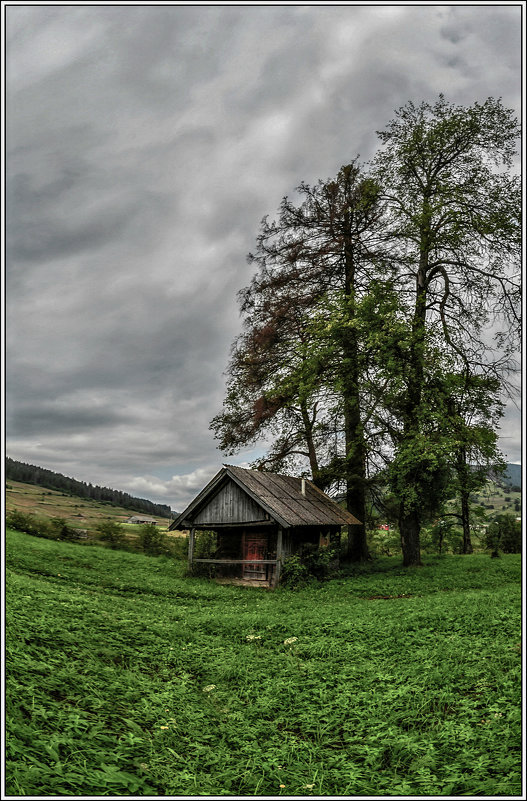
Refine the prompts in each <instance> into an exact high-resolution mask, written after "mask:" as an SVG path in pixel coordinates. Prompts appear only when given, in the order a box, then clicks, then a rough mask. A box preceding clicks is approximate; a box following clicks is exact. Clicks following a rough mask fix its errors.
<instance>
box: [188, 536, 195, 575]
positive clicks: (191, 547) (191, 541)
mask: <svg viewBox="0 0 527 801" xmlns="http://www.w3.org/2000/svg"><path fill="white" fill-rule="evenodd" d="M193 559H194V529H193V528H191V529H190V537H189V540H188V567H189V570H192V560H193Z"/></svg>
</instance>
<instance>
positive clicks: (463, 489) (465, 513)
mask: <svg viewBox="0 0 527 801" xmlns="http://www.w3.org/2000/svg"><path fill="white" fill-rule="evenodd" d="M456 471H457V477H458V481H459V486H460V493H459V494H460V500H461V522H462V525H463V553H472V542H471V540H470V501H469V495H470V490H469V488H468V471H469V467H468V465H467V452H466V449H465V448H460V450H459V453H458V456H457V462H456Z"/></svg>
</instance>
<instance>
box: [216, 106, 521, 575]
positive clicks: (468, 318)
mask: <svg viewBox="0 0 527 801" xmlns="http://www.w3.org/2000/svg"><path fill="white" fill-rule="evenodd" d="M378 135H379V139H380V142H381V147H380V148H379V150H378V152H377V154H376V155H375V157H374V158H373V159H372V161H371V162H370V163H369V164H368V165H361V164H359V163H358V160H355V161H353V162H351V163H349V164H347V165H345V166H343V167H342V168H341V169H340V170H339V172H338V174H337V176H336V177H335V178H334V179H328V180H325V181H322V180H320V181H318V183H316V184H315V185H313V186H311V185H309V184H307V183H302V184H301V185H300V186H299V187H298V190H297V195H298V198H299V200H297V201H296V202H295V201H293V200H291V199H289V198H287V197H285V198H283V200H282V202H281V204H280V207H279V209H278V214H277V217H276V219H274V220H269V218H268V217H265V218H264V219H263V221H262V223H261V226H260V233H259V235H258V238H257V242H256V248H255V250H254V252H253V253H251V254H249V257H248V260H249V263H250V265H251V266H252V267H253V268H254V270H255V272H254V274H253V277H252V280H251V283H250V284H249V285H248V286H247V287H246V288H245V289H244V290H242V291H241V292H240V294H239V301H240V308H241V312H242V315H243V331H242V333H241V334H240V335H239V336H238V338H237V339H236V341H235V343H234V345H233V349H232V353H231V360H230V363H229V366H228V369H227V377H228V386H227V393H226V398H225V402H224V408H223V411H222V412H221V413H219V414H218V415H216V417H215V418H214V419H213V421H212V423H211V427H212V428H213V430H214V431H215V434H216V436H217V438H218V440H219V445H220V447H221V448H222V449H223V450H226V451H227V452H229V453H233V452H236V451H237V450H238V449H240V448H242V447H244V446H247V445H249V444H252V443H255V442H258V441H262V440H264V441H266V442H268V443H269V448H268V451H267V454H266V455H265V456H264V457H263V458H262V459H261V460H259V463H258V464H257V466H258V467H259V468H260V469H274V470H277V469H289V470H293V471H295V472H301V473H304V474H310V475H311V476H312V478H313V481H314V482H315V483H316V484H318V486H320V487H322V488H323V489H326V490H330V491H333V492H334V493H335V492H337V493H338V492H340V493H343V495H344V497H345V501H346V506H347V508H348V510H349V511H350V512H352V514H354V515H355V516H356V517H357V518H358V519H359V520H361V521H363V522H364V523H365V522H366V518H367V498H368V494H369V493H370V492H371V490H372V488H373V487H374V486H375V483H376V482H380V481H382V482H384V483H386V482H388V485H389V488H390V491H391V493H392V499H393V500H394V501H395V502H396V503H397V504H398V508H399V512H398V522H399V529H400V533H401V543H402V548H403V562H404V564H407V565H410V564H419V563H420V544H419V532H420V527H421V525H422V522H423V520H424V519H425V518H426V516H427V515H428V516H433V515H434V514H436V513H437V511H438V509H439V508H440V505H441V502H442V499H443V497H444V494H445V492H446V489H447V487H448V486H452V476H455V481H454V484H455V486H456V489H457V491H458V492H459V493H460V495H461V496H462V497H468V495H467V493H469V492H470V491H471V488H473V487H474V486H475V485H474V481H475V480H476V479H475V474H474V473H473V471H469V470H468V467H467V465H469V463H470V464H472V463H473V462H474V460H476V462H477V463H479V464H481V465H484V466H485V469H486V468H487V467H488V466H489V465H490V464H498V465H499V463H500V455H499V452H498V449H497V444H496V443H497V437H496V433H495V429H496V426H497V421H498V420H499V416H500V414H501V410H502V407H501V405H500V393H503V391H504V390H506V389H507V387H508V383H507V380H508V375H509V374H510V371H511V370H513V369H514V367H515V363H514V352H515V347H516V342H517V332H518V323H519V311H518V299H519V292H520V287H519V275H520V207H521V204H520V194H519V192H520V187H519V181H518V178H517V177H516V176H515V175H514V171H513V159H514V155H515V148H516V143H517V137H518V123H517V121H516V120H515V119H514V116H513V114H512V112H511V111H509V110H507V109H505V108H504V107H503V105H502V103H501V101H500V100H494V99H493V98H489V99H488V100H486V101H485V103H483V104H479V103H474V104H473V105H472V106H469V107H463V106H455V105H452V104H450V103H448V102H447V101H446V100H445V98H444V97H443V96H442V95H441V96H439V99H438V100H437V101H436V102H435V103H432V104H430V103H424V102H423V103H421V104H419V105H415V104H414V103H411V102H410V103H408V104H406V105H405V106H403V107H402V108H401V109H399V110H398V111H397V112H396V114H395V117H394V119H393V120H392V121H390V122H389V123H388V125H387V126H386V128H385V129H384V130H383V131H380V132H378ZM489 332H492V336H490V337H489ZM469 477H470V480H469ZM456 481H457V484H456ZM466 536H467V537H468V539H467V544H466V547H467V550H469V549H470V538H469V534H468V533H466ZM367 555H368V554H367V546H366V538H365V531H364V526H363V527H362V529H361V530H360V531H357V534H356V536H355V537H354V538H352V540H351V541H350V552H349V556H350V558H352V559H361V558H366V557H367Z"/></svg>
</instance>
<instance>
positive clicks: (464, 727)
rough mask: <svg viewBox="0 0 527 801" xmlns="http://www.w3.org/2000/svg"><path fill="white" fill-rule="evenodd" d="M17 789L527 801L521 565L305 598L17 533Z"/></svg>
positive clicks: (459, 562)
mask: <svg viewBox="0 0 527 801" xmlns="http://www.w3.org/2000/svg"><path fill="white" fill-rule="evenodd" d="M6 555H7V573H6V630H7V660H8V661H7V667H6V695H7V705H6V730H7V749H6V781H7V787H6V790H7V794H8V795H54V794H56V795H68V794H71V795H87V796H94V795H121V794H125V795H135V796H141V795H164V794H165V795H271V796H275V795H284V796H286V795H306V796H309V795H323V796H324V795H373V796H378V795H381V796H382V795H486V796H500V795H513V796H514V795H518V796H519V795H520V794H521V789H522V788H521V782H520V758H521V743H520V734H521V732H520V667H521V665H520V612H521V609H520V568H521V563H520V556H517V555H504V556H502V557H501V558H500V559H491V558H490V557H489V556H488V555H486V554H476V555H471V556H464V557H463V556H446V557H443V558H442V559H439V558H436V557H425V562H426V564H425V566H424V567H423V568H420V569H412V570H404V569H403V568H401V567H400V559H399V558H392V559H388V558H386V559H383V560H378V561H376V562H375V563H374V564H373V565H372V564H370V565H368V566H367V567H365V568H363V569H361V570H357V571H355V572H351V573H350V575H347V576H345V577H341V578H338V579H335V580H332V581H330V582H327V583H324V584H315V585H313V586H311V587H308V588H305V589H302V590H298V591H288V590H286V589H278V590H276V591H275V592H267V591H264V590H259V589H252V588H241V587H232V586H225V585H218V584H215V583H212V582H208V581H206V580H204V579H198V578H185V577H184V575H183V573H184V568H185V566H184V563H182V562H177V561H175V560H170V559H168V558H166V557H147V556H143V555H141V554H134V553H127V552H123V551H111V550H104V549H101V548H93V547H92V548H90V547H82V546H79V545H76V544H69V543H63V542H57V541H52V540H44V539H38V538H32V537H30V536H28V535H25V534H21V533H19V532H14V531H7V537H6Z"/></svg>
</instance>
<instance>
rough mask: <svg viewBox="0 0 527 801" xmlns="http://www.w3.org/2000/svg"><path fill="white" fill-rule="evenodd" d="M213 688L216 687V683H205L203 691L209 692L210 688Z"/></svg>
mask: <svg viewBox="0 0 527 801" xmlns="http://www.w3.org/2000/svg"><path fill="white" fill-rule="evenodd" d="M215 689H216V685H215V684H207V686H206V687H204V688H203V692H204V693H210V692H212V690H215Z"/></svg>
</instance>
